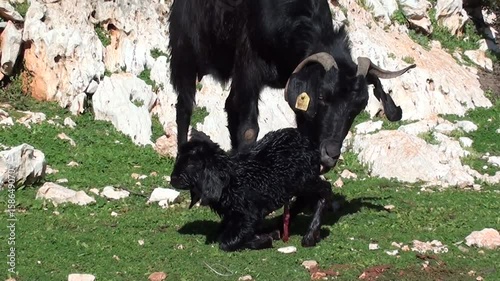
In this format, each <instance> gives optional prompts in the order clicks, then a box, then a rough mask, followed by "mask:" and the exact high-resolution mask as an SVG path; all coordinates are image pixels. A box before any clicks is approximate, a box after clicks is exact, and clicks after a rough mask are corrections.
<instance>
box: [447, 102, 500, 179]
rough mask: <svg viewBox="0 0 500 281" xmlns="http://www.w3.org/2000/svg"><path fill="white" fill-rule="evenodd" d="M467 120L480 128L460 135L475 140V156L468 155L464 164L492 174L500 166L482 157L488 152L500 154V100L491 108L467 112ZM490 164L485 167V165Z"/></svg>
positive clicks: (473, 144) (452, 119) (452, 116)
mask: <svg viewBox="0 0 500 281" xmlns="http://www.w3.org/2000/svg"><path fill="white" fill-rule="evenodd" d="M442 117H443V118H445V119H447V120H449V121H456V120H464V117H460V116H457V115H443V116H442ZM467 120H470V121H472V122H473V123H474V124H476V125H477V126H478V129H477V130H476V131H474V132H470V133H465V132H464V133H460V136H464V137H469V138H471V139H472V140H473V143H472V148H471V152H472V154H473V157H466V158H465V159H464V164H467V165H469V166H471V167H472V168H473V169H475V170H477V171H479V172H485V173H488V174H490V175H493V174H495V172H496V171H498V167H491V165H489V164H487V162H486V160H485V159H481V157H482V156H484V155H485V154H486V153H490V154H491V155H497V156H498V155H500V143H499V141H498V139H499V134H498V133H497V132H496V130H497V129H500V100H498V101H496V103H495V104H494V105H493V107H491V108H477V109H474V110H471V111H469V112H468V113H467ZM485 165H487V166H489V167H488V169H483V166H485Z"/></svg>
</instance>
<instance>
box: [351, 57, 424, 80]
mask: <svg viewBox="0 0 500 281" xmlns="http://www.w3.org/2000/svg"><path fill="white" fill-rule="evenodd" d="M416 66H417V65H416V64H412V65H410V66H407V67H405V68H403V69H401V70H397V71H389V70H385V69H382V68H380V67H379V66H378V65H376V64H374V63H373V62H372V61H371V60H370V59H369V58H367V57H358V71H357V72H356V76H358V75H363V76H366V75H367V74H368V73H370V74H373V75H375V76H377V77H378V78H382V79H390V78H396V77H398V76H401V75H403V74H404V73H405V72H407V71H408V70H410V69H412V68H415V67H416Z"/></svg>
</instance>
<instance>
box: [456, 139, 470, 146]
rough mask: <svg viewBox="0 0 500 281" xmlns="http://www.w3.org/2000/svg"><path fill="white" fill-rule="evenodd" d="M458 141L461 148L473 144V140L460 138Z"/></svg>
mask: <svg viewBox="0 0 500 281" xmlns="http://www.w3.org/2000/svg"><path fill="white" fill-rule="evenodd" d="M458 141H459V142H460V144H461V145H462V146H463V147H471V146H472V143H473V140H472V139H470V138H468V137H460V138H459V139H458Z"/></svg>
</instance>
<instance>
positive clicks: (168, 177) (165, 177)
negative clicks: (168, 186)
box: [163, 176, 171, 182]
mask: <svg viewBox="0 0 500 281" xmlns="http://www.w3.org/2000/svg"><path fill="white" fill-rule="evenodd" d="M163 179H164V180H165V181H166V182H170V180H171V178H170V176H164V177H163Z"/></svg>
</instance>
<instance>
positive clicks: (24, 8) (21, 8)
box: [12, 1, 30, 18]
mask: <svg viewBox="0 0 500 281" xmlns="http://www.w3.org/2000/svg"><path fill="white" fill-rule="evenodd" d="M12 6H13V7H14V9H15V10H16V11H17V12H18V13H19V14H20V15H21V16H22V17H23V18H25V17H26V12H28V8H29V7H30V4H29V1H24V2H22V3H18V2H14V3H12Z"/></svg>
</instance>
